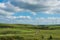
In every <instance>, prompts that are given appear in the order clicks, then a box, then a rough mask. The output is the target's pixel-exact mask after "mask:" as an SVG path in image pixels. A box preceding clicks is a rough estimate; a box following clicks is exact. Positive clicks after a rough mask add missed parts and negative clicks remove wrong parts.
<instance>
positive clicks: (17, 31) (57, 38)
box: [0, 24, 60, 40]
mask: <svg viewBox="0 0 60 40" xmlns="http://www.w3.org/2000/svg"><path fill="white" fill-rule="evenodd" d="M0 40H60V25H29V24H0Z"/></svg>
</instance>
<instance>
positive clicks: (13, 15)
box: [0, 0, 60, 25]
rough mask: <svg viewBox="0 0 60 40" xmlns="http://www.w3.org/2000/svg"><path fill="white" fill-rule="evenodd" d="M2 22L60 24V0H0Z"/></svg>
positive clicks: (0, 19)
mask: <svg viewBox="0 0 60 40" xmlns="http://www.w3.org/2000/svg"><path fill="white" fill-rule="evenodd" d="M0 23H9V24H34V25H38V24H39V25H45V24H60V0H0Z"/></svg>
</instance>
